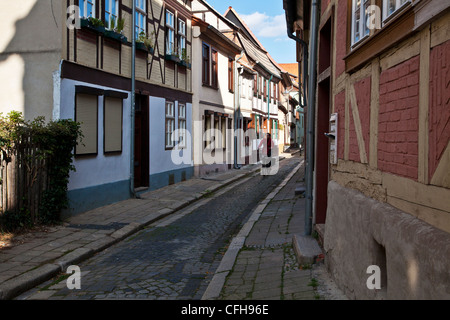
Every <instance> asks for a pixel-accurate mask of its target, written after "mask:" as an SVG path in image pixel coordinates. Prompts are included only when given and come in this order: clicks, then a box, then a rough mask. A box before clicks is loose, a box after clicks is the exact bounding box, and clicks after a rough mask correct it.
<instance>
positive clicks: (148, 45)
mask: <svg viewBox="0 0 450 320" xmlns="http://www.w3.org/2000/svg"><path fill="white" fill-rule="evenodd" d="M153 34H154V32H152V33H151V35H150V37H147V35H146V33H145V32H144V31H141V32H140V33H139V35H138V38H137V39H136V49H138V50H142V51H147V52H150V53H153Z"/></svg>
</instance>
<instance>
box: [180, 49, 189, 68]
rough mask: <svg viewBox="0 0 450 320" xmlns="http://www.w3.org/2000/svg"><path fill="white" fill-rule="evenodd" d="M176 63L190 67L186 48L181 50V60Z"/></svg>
mask: <svg viewBox="0 0 450 320" xmlns="http://www.w3.org/2000/svg"><path fill="white" fill-rule="evenodd" d="M178 64H179V65H181V66H183V67H186V68H191V63H190V59H189V56H188V55H187V54H186V49H182V50H181V60H180V62H179V63H178Z"/></svg>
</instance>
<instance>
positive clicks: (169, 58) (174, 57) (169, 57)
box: [164, 53, 181, 63]
mask: <svg viewBox="0 0 450 320" xmlns="http://www.w3.org/2000/svg"><path fill="white" fill-rule="evenodd" d="M164 59H165V60H167V61H173V62H176V63H180V62H181V59H180V58H178V56H177V55H174V54H167V53H166V54H165V55H164Z"/></svg>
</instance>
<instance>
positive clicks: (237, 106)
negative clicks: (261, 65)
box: [233, 51, 244, 169]
mask: <svg viewBox="0 0 450 320" xmlns="http://www.w3.org/2000/svg"><path fill="white" fill-rule="evenodd" d="M243 56H244V51H242V52H241V55H240V56H239V57H237V58H236V60H235V62H234V74H235V75H236V76H235V81H234V87H235V89H234V134H233V137H234V169H240V168H241V166H240V165H239V164H238V163H237V156H238V151H239V149H240V148H239V146H238V141H239V140H238V137H237V136H236V133H237V132H238V121H239V120H240V115H241V98H240V94H239V88H240V86H239V72H238V68H237V65H238V62H239V60H241V59H242V57H243Z"/></svg>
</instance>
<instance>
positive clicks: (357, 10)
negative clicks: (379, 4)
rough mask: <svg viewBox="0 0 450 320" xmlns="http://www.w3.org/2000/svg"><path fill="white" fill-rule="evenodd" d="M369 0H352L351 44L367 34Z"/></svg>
mask: <svg viewBox="0 0 450 320" xmlns="http://www.w3.org/2000/svg"><path fill="white" fill-rule="evenodd" d="M369 6H370V0H353V20H352V44H356V43H358V42H359V41H361V40H362V39H363V38H365V37H366V36H368V35H369V28H368V27H367V23H366V21H367V18H368V10H369Z"/></svg>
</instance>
